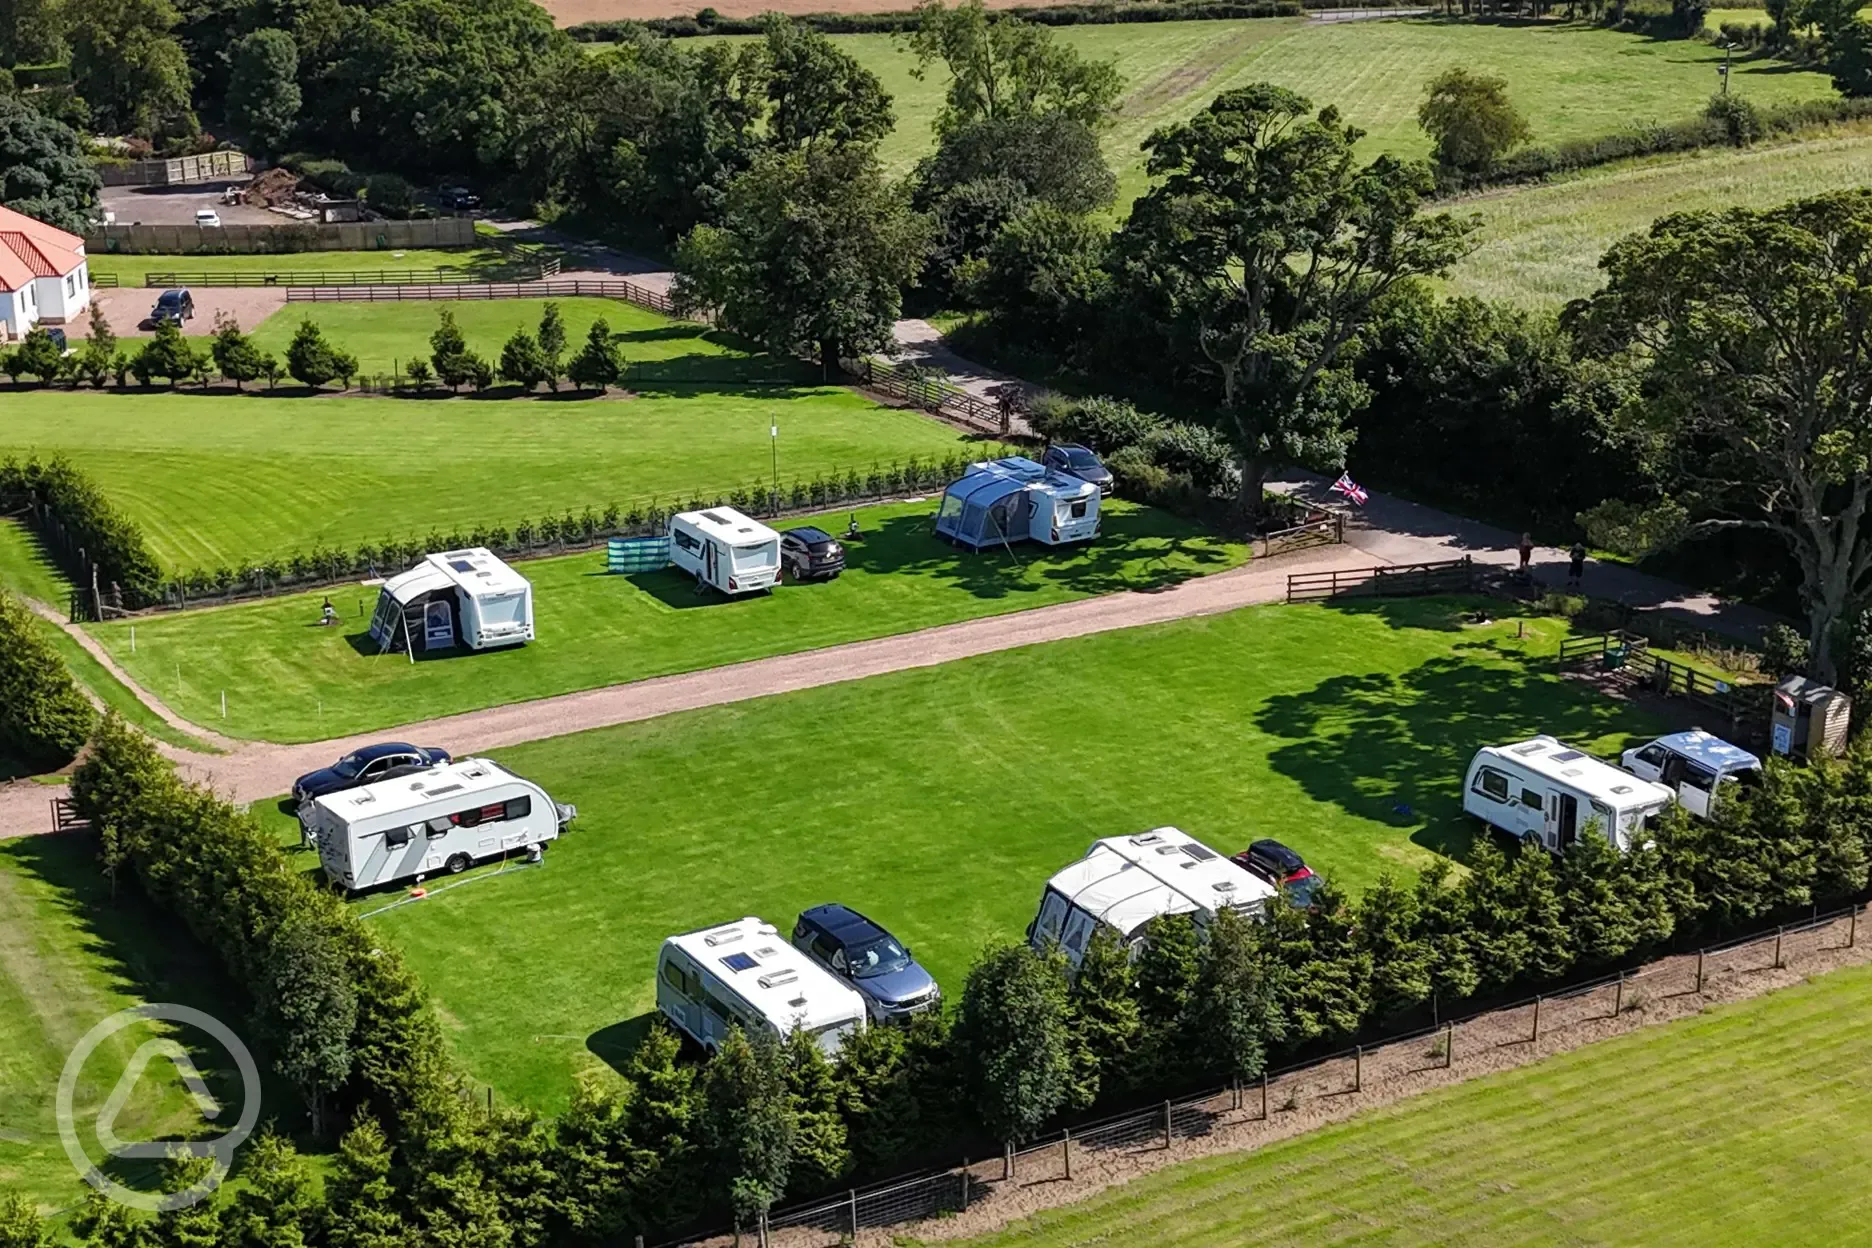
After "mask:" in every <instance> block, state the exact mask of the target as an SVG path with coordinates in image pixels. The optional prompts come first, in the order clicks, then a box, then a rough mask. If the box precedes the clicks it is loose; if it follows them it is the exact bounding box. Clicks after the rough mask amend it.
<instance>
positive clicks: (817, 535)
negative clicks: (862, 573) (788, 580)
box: [780, 524, 845, 581]
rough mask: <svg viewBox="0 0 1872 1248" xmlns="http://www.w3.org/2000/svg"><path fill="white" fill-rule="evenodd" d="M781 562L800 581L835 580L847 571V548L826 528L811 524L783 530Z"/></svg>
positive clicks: (786, 570)
mask: <svg viewBox="0 0 1872 1248" xmlns="http://www.w3.org/2000/svg"><path fill="white" fill-rule="evenodd" d="M780 565H781V568H782V570H783V571H784V572H785V573H786V574H787V575H788V576H790V577H792V578H793V579H794V580H796V581H806V580H828V581H830V580H834V579H836V578H837V576H838V574H839V573H841V572H843V571H844V570H845V547H844V546H842V545H840V544H839V541H838V539H837V538H835V537H833V536H832V535H831V534H830V533H828V532H826V531H825V530H824V529H821V528H815V527H814V526H812V525H810V524H808V525H802V526H801V527H800V528H797V529H783V530H781V533H780Z"/></svg>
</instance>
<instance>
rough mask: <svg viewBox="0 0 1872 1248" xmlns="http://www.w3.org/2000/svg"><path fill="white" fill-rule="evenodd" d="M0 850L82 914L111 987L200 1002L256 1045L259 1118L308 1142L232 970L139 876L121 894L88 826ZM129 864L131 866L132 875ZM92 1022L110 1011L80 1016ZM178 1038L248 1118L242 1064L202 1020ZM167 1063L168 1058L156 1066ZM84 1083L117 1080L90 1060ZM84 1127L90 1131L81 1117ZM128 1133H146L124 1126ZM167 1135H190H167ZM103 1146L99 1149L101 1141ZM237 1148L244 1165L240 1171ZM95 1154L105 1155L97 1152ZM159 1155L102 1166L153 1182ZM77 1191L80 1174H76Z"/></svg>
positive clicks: (86, 950)
mask: <svg viewBox="0 0 1872 1248" xmlns="http://www.w3.org/2000/svg"><path fill="white" fill-rule="evenodd" d="M0 854H3V855H4V856H5V857H6V859H7V860H8V861H9V862H10V863H12V864H16V865H17V867H18V869H19V870H20V871H21V872H22V873H23V874H26V875H30V876H31V877H33V878H34V879H36V880H38V881H40V882H41V883H43V884H45V885H47V886H49V887H50V889H51V890H52V891H53V895H54V901H53V905H54V906H55V907H56V908H57V909H59V910H60V911H62V912H63V913H64V914H65V915H66V916H68V917H69V918H70V919H71V920H73V921H74V925H75V928H76V930H77V931H78V932H79V933H80V945H79V948H80V950H81V951H82V952H83V954H84V955H85V956H86V957H87V958H89V959H91V960H93V961H94V962H95V963H96V964H98V965H99V966H100V967H101V968H102V969H103V971H104V974H105V975H106V976H107V977H108V979H109V981H110V983H111V985H112V987H114V988H115V989H117V990H118V991H121V992H123V993H125V994H127V995H129V996H131V997H134V998H137V999H139V1000H142V1001H146V1002H152V1003H156V1002H161V1003H168V1004H175V1005H184V1006H188V1007H191V1008H193V1009H197V1010H201V1011H203V1012H204V1013H206V1014H209V1015H211V1016H213V1017H214V1018H216V1019H219V1020H220V1021H221V1022H222V1023H224V1024H226V1025H227V1026H228V1028H229V1029H230V1030H232V1031H233V1032H234V1033H235V1035H236V1036H238V1037H239V1038H240V1039H241V1040H242V1041H243V1042H244V1043H245V1044H246V1045H247V1046H248V1048H249V1049H250V1050H251V1051H252V1052H253V1054H254V1058H255V1061H256V1063H257V1064H258V1066H259V1068H260V1071H261V1111H260V1120H261V1121H262V1122H265V1121H267V1120H269V1119H272V1120H275V1121H276V1122H277V1123H278V1125H279V1127H280V1129H281V1130H283V1131H288V1132H290V1133H292V1134H293V1135H294V1136H295V1137H297V1138H298V1141H299V1143H300V1145H301V1147H302V1148H303V1147H306V1146H307V1145H308V1140H307V1139H306V1138H305V1136H304V1131H303V1127H304V1124H305V1115H304V1110H303V1108H302V1106H301V1103H300V1101H299V1098H298V1097H297V1095H296V1094H295V1093H294V1092H293V1091H292V1090H291V1089H290V1088H289V1087H288V1086H287V1085H285V1084H284V1083H282V1082H281V1081H279V1080H278V1079H276V1078H275V1077H273V1076H272V1074H271V1069H270V1064H269V1062H268V1060H267V1056H266V1054H265V1053H264V1051H263V1050H262V1048H261V1046H260V1045H259V1043H258V1041H257V1037H255V1036H254V1035H253V1034H252V1027H251V1025H250V1023H249V1022H248V1005H247V1002H246V1000H245V997H244V994H243V993H241V991H240V990H239V989H238V988H237V987H236V986H235V985H234V983H233V982H232V981H231V980H230V979H229V978H228V977H227V974H226V972H225V971H224V970H223V968H222V966H221V964H220V962H219V961H218V960H217V959H216V958H215V956H214V955H213V954H212V953H211V952H210V951H209V950H208V949H206V948H205V947H204V946H202V945H201V944H200V943H199V942H197V941H196V940H195V938H194V937H193V936H192V935H190V934H189V933H188V932H187V931H186V930H184V929H183V928H182V927H181V925H180V924H179V923H178V922H177V921H176V920H175V919H174V918H173V917H171V916H170V915H167V914H165V913H163V912H162V911H161V910H160V909H158V908H157V907H156V906H155V905H154V904H152V903H151V902H149V901H148V900H147V899H145V898H144V897H143V896H142V894H141V893H140V892H139V890H138V888H137V886H136V884H135V882H134V881H132V880H130V879H128V878H120V879H119V881H118V884H117V887H116V893H115V896H114V897H113V895H112V889H111V884H110V882H109V881H108V880H107V879H106V878H105V877H104V875H103V873H102V872H101V871H100V870H99V868H98V861H97V841H96V838H95V837H94V836H92V835H91V834H90V833H79V832H63V833H50V834H47V835H43V836H28V837H19V838H16V839H13V840H10V841H8V842H6V843H5V844H4V846H0ZM127 873H128V869H127V868H126V869H125V874H126V875H127ZM74 1021H75V1023H76V1024H77V1025H79V1026H81V1027H83V1028H86V1029H89V1028H90V1027H91V1026H92V1025H93V1024H95V1023H98V1022H102V1021H103V1019H101V1018H98V1019H93V1018H78V1019H75V1020H74ZM170 1034H171V1036H172V1038H173V1039H175V1040H176V1041H177V1042H178V1043H180V1044H181V1045H182V1047H183V1048H184V1049H185V1050H186V1051H187V1052H188V1055H189V1057H190V1059H191V1060H192V1061H193V1062H194V1064H195V1067H196V1069H197V1071H199V1072H200V1074H201V1077H202V1079H203V1080H204V1081H205V1082H206V1083H207V1085H208V1088H209V1090H210V1091H211V1092H212V1093H213V1095H214V1097H215V1098H216V1100H217V1101H219V1102H220V1104H221V1107H222V1109H221V1113H220V1115H218V1118H219V1121H220V1122H221V1123H232V1122H234V1121H236V1120H237V1119H238V1118H239V1116H240V1110H241V1106H242V1098H243V1096H244V1090H243V1087H242V1080H241V1078H240V1073H239V1070H238V1068H237V1067H236V1066H235V1064H234V1061H233V1059H232V1057H231V1056H230V1055H229V1054H228V1053H226V1052H225V1051H224V1050H223V1049H222V1047H221V1045H220V1044H219V1043H217V1042H215V1041H213V1040H212V1039H211V1038H210V1037H209V1036H207V1035H206V1034H205V1033H203V1032H202V1031H200V1030H199V1029H196V1028H191V1027H175V1028H172V1030H171V1033H170ZM153 1068H154V1069H156V1070H158V1071H160V1070H161V1069H162V1066H161V1064H160V1063H158V1064H156V1065H155V1066H154V1067H153ZM84 1073H85V1079H86V1081H87V1082H88V1083H89V1084H90V1085H91V1087H92V1088H93V1089H94V1091H95V1092H96V1095H97V1097H98V1098H100V1099H101V1097H102V1096H103V1095H105V1094H106V1093H107V1092H108V1091H109V1089H110V1088H111V1087H112V1086H113V1084H114V1081H115V1078H116V1077H117V1075H118V1073H120V1072H117V1071H112V1070H106V1069H103V1068H102V1067H101V1066H100V1067H99V1068H98V1069H89V1068H87V1069H86V1071H85V1072H84ZM79 1128H80V1133H81V1135H87V1136H88V1133H89V1126H88V1124H87V1123H83V1122H81V1123H80V1124H79ZM224 1130H225V1128H224V1127H222V1126H218V1125H214V1124H210V1123H206V1122H204V1123H202V1126H201V1130H200V1131H198V1132H190V1133H189V1135H190V1136H194V1137H197V1138H215V1137H217V1136H219V1135H220V1134H222V1132H223V1131H224ZM125 1138H127V1139H132V1140H135V1139H138V1138H142V1137H139V1136H137V1135H136V1133H135V1132H134V1131H126V1132H125ZM159 1138H162V1139H177V1138H186V1137H182V1136H176V1135H163V1136H161V1137H159ZM93 1152H94V1153H95V1152H96V1150H95V1149H94V1150H93ZM238 1158H239V1154H238V1153H236V1163H235V1167H236V1173H238V1170H239V1160H238ZM92 1159H93V1160H94V1161H102V1160H103V1159H102V1158H100V1157H96V1156H94V1157H93V1158H92ZM159 1165H160V1163H159V1162H156V1161H153V1160H140V1159H128V1160H119V1159H112V1160H110V1161H106V1162H104V1164H103V1165H102V1166H101V1168H102V1169H103V1170H104V1172H105V1173H106V1174H107V1175H109V1176H110V1177H112V1178H114V1179H117V1180H118V1181H119V1182H122V1183H124V1184H125V1185H126V1186H130V1187H135V1188H138V1189H142V1190H151V1189H153V1187H154V1185H155V1181H156V1178H157V1169H158V1167H159ZM73 1184H74V1191H75V1190H76V1184H77V1178H76V1176H74V1178H73Z"/></svg>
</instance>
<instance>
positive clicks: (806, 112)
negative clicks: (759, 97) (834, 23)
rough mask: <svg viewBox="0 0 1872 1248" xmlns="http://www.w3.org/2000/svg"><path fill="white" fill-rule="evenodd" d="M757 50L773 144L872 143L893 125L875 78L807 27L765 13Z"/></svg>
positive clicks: (802, 146)
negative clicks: (763, 37) (759, 51)
mask: <svg viewBox="0 0 1872 1248" xmlns="http://www.w3.org/2000/svg"><path fill="white" fill-rule="evenodd" d="M761 50H762V58H763V59H762V66H761V69H762V73H763V76H764V77H765V79H766V93H767V102H768V105H769V108H770V109H771V111H770V112H769V114H768V117H767V139H768V142H770V143H772V144H774V145H775V146H777V147H783V148H795V149H800V150H805V151H811V150H813V149H814V148H816V147H823V146H828V145H831V146H842V145H846V144H856V145H858V146H861V147H872V146H875V145H876V144H877V142H878V141H879V140H880V139H882V138H884V136H885V135H887V134H889V133H890V132H891V127H892V126H894V125H895V124H896V118H895V116H894V115H893V114H892V112H891V99H890V93H889V92H887V91H885V90H884V84H883V83H882V82H880V81H879V80H878V76H877V75H876V74H874V73H872V72H871V71H870V70H869V69H866V68H865V67H864V66H863V65H861V64H859V63H858V61H857V59H856V58H855V57H853V56H852V55H851V54H850V53H848V52H846V51H844V49H842V48H840V47H839V46H838V45H837V44H835V43H833V42H832V41H831V40H830V39H828V38H826V37H825V36H824V35H822V34H820V33H819V32H818V31H816V30H814V29H813V28H812V27H810V26H807V25H805V24H804V23H802V22H796V21H794V20H793V19H792V18H789V17H783V16H781V15H779V14H769V15H768V17H767V18H766V39H765V40H764V41H763V43H762V45H761Z"/></svg>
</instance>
